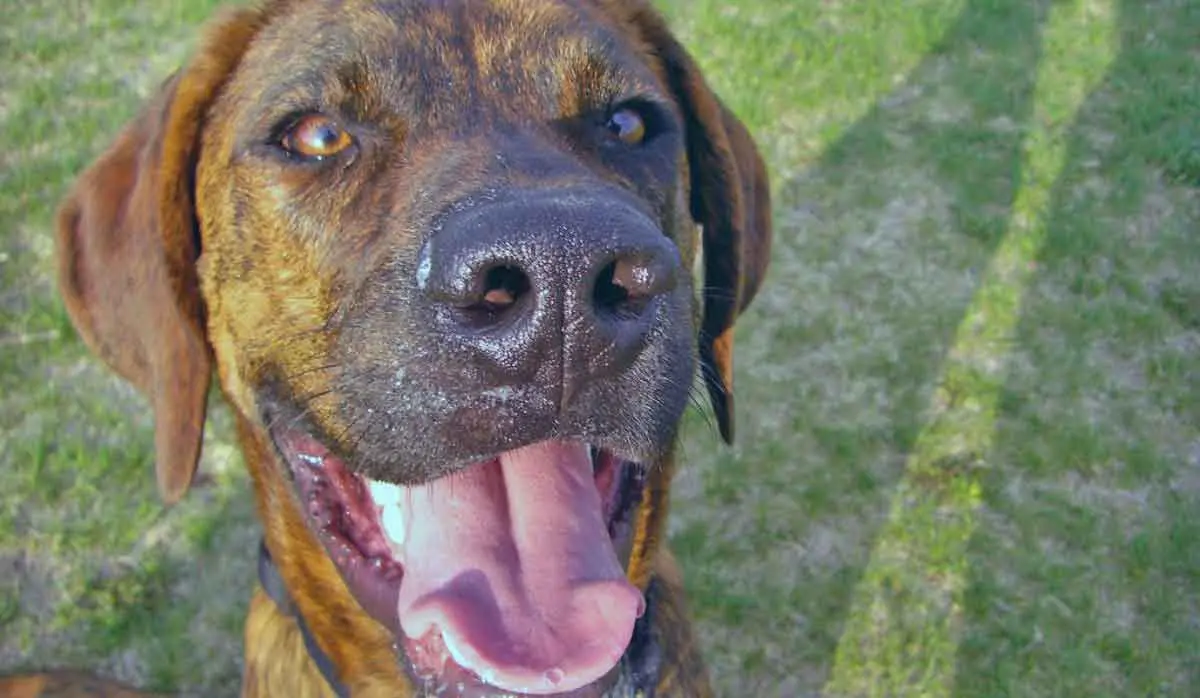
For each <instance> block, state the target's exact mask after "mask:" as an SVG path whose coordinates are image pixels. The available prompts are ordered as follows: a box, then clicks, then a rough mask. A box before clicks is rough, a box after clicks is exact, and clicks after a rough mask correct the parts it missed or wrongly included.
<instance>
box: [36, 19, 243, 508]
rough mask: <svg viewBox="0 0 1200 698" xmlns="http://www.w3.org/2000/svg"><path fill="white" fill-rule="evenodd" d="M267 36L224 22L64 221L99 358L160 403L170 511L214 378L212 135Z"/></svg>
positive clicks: (61, 275)
mask: <svg viewBox="0 0 1200 698" xmlns="http://www.w3.org/2000/svg"><path fill="white" fill-rule="evenodd" d="M259 25H260V17H259V15H258V14H256V13H251V12H245V11H243V12H239V13H235V14H231V15H229V16H227V17H225V18H224V19H222V20H220V21H217V22H215V23H214V24H213V25H212V28H211V29H210V30H209V31H208V32H207V36H206V38H207V40H206V41H205V42H203V44H202V46H201V49H200V51H199V52H198V54H197V57H196V58H195V59H193V60H192V62H191V63H190V64H189V65H188V67H186V68H185V69H184V70H182V71H181V72H179V73H177V74H176V75H174V76H173V77H172V78H170V79H169V80H168V81H167V82H166V83H165V84H164V85H163V86H162V88H160V90H159V91H158V93H157V94H156V95H155V96H154V97H153V98H152V99H151V101H150V102H149V104H147V105H146V106H145V107H144V108H143V109H142V111H141V113H140V114H139V115H138V116H137V117H136V118H135V119H134V121H133V122H132V123H130V124H129V125H128V126H126V127H125V129H124V130H123V131H122V132H121V133H120V135H119V136H117V140H116V142H115V143H113V144H112V145H111V146H110V147H109V148H108V150H107V151H106V152H105V153H104V154H103V155H101V156H100V158H99V159H98V160H96V162H95V163H93V164H92V165H91V166H90V167H89V168H88V169H87V170H86V171H85V172H84V173H83V174H82V175H81V176H80V177H79V180H78V181H77V182H76V184H75V186H74V188H73V189H72V190H71V192H70V193H69V194H68V195H67V198H66V200H65V201H64V202H63V204H62V206H61V208H60V210H59V215H58V234H57V246H58V250H57V252H58V283H59V290H60V291H61V293H62V296H63V301H64V304H65V305H66V308H67V312H68V314H69V315H70V317H71V320H72V321H73V322H74V324H75V327H76V328H77V329H78V330H79V334H80V335H81V336H82V337H83V339H84V341H85V342H86V343H87V345H88V346H89V347H90V348H91V349H92V351H94V352H96V354H98V355H99V356H100V358H102V359H103V360H104V361H105V363H107V364H108V365H109V367H111V368H112V369H113V370H114V371H116V372H117V373H118V374H120V375H121V376H122V377H124V378H125V379H126V380H128V381H129V382H130V383H132V384H133V385H134V386H136V387H137V388H138V389H139V390H140V391H141V392H142V393H143V394H144V395H146V397H147V398H149V399H150V403H151V405H152V406H153V408H154V432H155V433H154V449H155V458H156V463H155V470H156V472H157V476H158V488H159V492H160V493H161V495H162V497H163V499H164V500H165V501H166V502H167V503H168V504H173V503H175V502H176V501H178V500H179V499H180V498H181V497H182V496H183V495H184V494H185V493H186V492H187V490H188V487H189V486H190V485H191V482H192V477H193V476H194V474H195V472H196V464H197V462H198V460H199V457H200V443H201V437H202V436H203V429H204V413H205V404H206V401H207V396H208V387H209V381H210V378H211V374H212V355H211V352H210V349H209V347H208V343H207V340H206V338H205V331H204V308H203V304H202V302H201V299H200V293H199V285H198V282H197V278H196V270H195V262H196V258H197V256H198V254H199V251H200V250H199V230H198V228H197V223H196V217H195V210H194V206H193V191H192V183H193V173H194V170H195V164H196V158H197V154H198V149H199V136H200V126H201V123H202V121H203V118H204V114H205V111H206V110H207V107H208V105H209V104H210V103H211V101H212V99H213V98H214V97H215V95H216V94H217V92H218V90H219V89H220V87H221V85H222V84H223V83H224V81H225V79H226V78H227V77H228V75H229V74H230V72H231V71H232V70H233V68H234V67H235V66H236V65H237V62H238V60H239V59H240V57H241V55H242V53H243V52H244V50H245V47H246V45H247V44H248V43H249V41H250V39H251V38H252V36H253V35H254V33H255V32H256V31H257V29H258V27H259Z"/></svg>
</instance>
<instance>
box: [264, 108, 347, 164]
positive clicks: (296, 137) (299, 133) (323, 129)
mask: <svg viewBox="0 0 1200 698" xmlns="http://www.w3.org/2000/svg"><path fill="white" fill-rule="evenodd" d="M353 143H354V140H353V139H352V138H351V137H350V134H349V133H347V132H346V130H345V129H343V128H342V127H341V126H339V125H338V123H337V122H336V121H334V120H333V119H331V118H329V117H328V116H325V115H323V114H309V115H308V116H305V117H302V118H300V119H299V120H298V121H296V123H294V124H292V126H291V127H290V128H288V130H287V131H285V132H284V134H283V139H282V141H281V144H282V145H283V147H284V149H285V150H287V151H288V152H290V153H293V154H295V155H299V156H301V157H306V158H314V159H317V160H320V159H321V158H327V157H331V156H334V155H337V154H338V153H340V152H342V151H343V150H345V149H346V148H349V147H350V146H351V145H353Z"/></svg>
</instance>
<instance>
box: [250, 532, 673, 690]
mask: <svg viewBox="0 0 1200 698" xmlns="http://www.w3.org/2000/svg"><path fill="white" fill-rule="evenodd" d="M258 583H259V584H261V585H262V588H263V591H265V592H266V593H267V596H269V597H271V600H272V601H274V602H275V605H276V606H278V607H279V610H280V612H282V613H285V614H287V615H289V616H291V617H292V618H294V619H295V620H296V626H297V627H298V628H299V629H300V637H302V638H304V648H305V649H306V650H308V656H309V657H310V658H311V659H312V660H313V662H314V663H315V664H316V665H317V669H319V670H320V671H321V676H324V677H325V682H326V683H328V684H329V687H330V688H331V689H333V692H334V693H335V694H336V695H337V697H338V698H349V697H350V690H349V689H348V688H346V684H344V683H342V682H341V681H340V680H339V679H338V675H337V670H336V669H335V668H334V666H333V661H332V660H330V659H329V655H327V654H325V652H324V651H323V650H322V649H321V646H320V645H318V644H317V641H316V639H314V638H313V636H312V633H311V632H309V630H308V624H307V623H305V622H304V616H303V615H301V613H300V609H298V608H296V604H294V603H292V597H291V595H290V594H288V590H287V587H286V586H285V585H284V583H283V577H281V576H279V568H278V567H276V566H275V561H274V560H272V559H271V553H270V551H269V550H267V544H266V541H259V544H258ZM658 592H659V587H658V580H657V579H652V580H650V585H649V587H648V588H647V589H646V612H645V613H643V614H642V617H641V618H639V619H638V621H637V624H636V625H634V626H633V637H632V638H631V639H630V640H629V649H628V650H626V651H625V656H624V657H623V658H622V659H621V677H620V679H618V680H617V684H616V685H615V686H613V687H612V688H611V689H609V691H608V693H607V695H608V696H610V697H611V698H623V697H626V696H628V697H629V698H654V687H655V685H656V684H657V683H658V673H659V669H660V667H661V663H662V652H661V651H660V648H659V644H658V641H657V639H658V638H656V637H655V635H654V633H653V632H652V630H651V628H652V624H651V622H650V611H651V609H653V608H654V601H655V598H656V597H657V595H658Z"/></svg>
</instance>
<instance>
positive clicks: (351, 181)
mask: <svg viewBox="0 0 1200 698" xmlns="http://www.w3.org/2000/svg"><path fill="white" fill-rule="evenodd" d="M770 227H771V225H770V208H769V195H768V187H767V179H766V173H765V169H764V166H763V162H762V160H761V158H760V156H759V154H758V152H757V150H756V148H755V145H754V143H753V141H752V140H751V138H750V136H749V134H748V133H747V131H746V129H745V128H744V126H743V125H742V124H741V123H740V122H739V121H738V120H737V118H736V117H734V115H733V114H732V113H730V112H729V111H728V110H727V109H726V108H725V107H724V106H723V105H722V104H721V102H720V101H719V100H718V99H717V97H716V96H714V94H713V93H712V91H711V90H710V89H709V88H708V87H707V85H706V84H705V81H704V79H703V77H702V76H701V74H700V72H699V70H698V69H697V67H696V64H695V63H694V62H693V60H692V59H691V58H690V57H689V56H688V54H687V53H686V52H685V50H684V49H683V48H682V47H681V46H680V44H679V43H678V42H677V40H676V39H675V38H673V36H672V35H671V33H670V31H669V30H668V28H667V25H666V24H665V23H664V21H663V19H662V18H661V17H660V15H658V14H657V13H656V12H655V11H654V10H652V9H651V8H650V7H648V6H647V5H646V4H645V3H644V2H642V1H641V0H343V1H334V0H278V1H276V2H269V3H267V4H265V5H263V6H262V7H258V8H254V9H245V10H240V11H234V12H231V13H228V14H225V15H223V16H222V17H220V18H218V19H217V20H216V21H214V22H213V23H212V24H211V25H210V26H209V28H208V29H207V31H206V32H205V33H204V37H203V40H202V42H201V44H200V47H199V49H198V52H197V53H196V54H195V56H194V57H193V58H192V59H191V61H190V62H189V63H188V64H187V65H186V67H184V68H183V69H182V70H180V71H179V72H178V73H177V74H176V75H175V76H173V77H172V78H171V79H170V80H168V81H167V83H166V84H165V85H164V86H163V87H162V89H161V90H160V91H159V92H158V94H157V95H156V96H155V97H154V98H153V100H152V101H151V102H150V104H149V105H148V106H147V107H145V109H144V110H143V111H142V112H141V114H140V115H139V116H138V117H137V118H136V120H135V121H134V122H133V123H132V124H131V125H129V126H128V127H127V128H126V129H125V130H124V131H123V132H122V133H121V134H120V136H119V137H118V138H117V141H116V143H115V144H114V145H113V146H112V147H111V148H109V150H108V151H107V152H106V153H104V154H103V155H102V156H101V157H100V159H99V160H98V161H97V162H96V163H95V164H93V165H92V166H91V167H90V168H89V169H88V170H87V171H86V172H84V173H83V175H82V176H81V177H80V180H79V182H78V184H77V185H76V186H75V188H74V190H73V191H72V192H71V193H70V195H69V197H68V198H67V200H66V202H65V204H64V205H63V207H62V211H61V216H60V218H59V230H58V251H59V255H60V267H59V271H60V278H59V281H60V285H61V289H62V294H63V297H64V299H65V301H66V306H67V309H68V311H69V312H70V315H71V317H72V319H73V320H74V322H75V324H76V326H77V327H78V329H79V332H80V334H81V335H82V336H83V338H84V339H85V341H86V342H87V344H88V346H89V347H91V348H92V349H93V350H94V351H95V352H96V353H97V354H98V355H99V356H100V357H101V358H102V359H103V360H104V361H105V362H106V363H107V364H108V365H110V366H111V367H112V368H113V369H114V370H115V371H116V372H117V373H119V374H120V375H122V376H123V377H125V378H126V379H128V380H129V381H130V382H132V383H133V384H134V385H136V386H137V387H138V388H139V389H140V390H141V391H142V392H144V393H145V395H146V396H147V397H148V398H149V400H150V402H151V403H152V405H153V409H154V415H155V449H156V457H157V461H156V462H157V476H158V484H159V488H160V490H161V493H162V496H163V498H164V499H165V500H166V501H167V502H168V503H171V502H175V501H176V500H178V499H179V498H180V497H182V496H183V495H184V494H185V492H186V491H187V489H188V487H189V485H190V483H191V481H192V477H193V474H194V472H195V470H196V464H197V459H198V456H199V452H200V443H201V433H202V429H203V423H204V414H205V403H206V398H207V395H208V389H209V384H210V380H211V376H212V373H213V370H214V368H215V370H216V373H217V375H218V377H219V382H220V387H221V391H222V393H223V395H224V397H225V399H226V400H227V401H228V403H229V404H230V405H231V406H232V408H233V411H234V413H235V415H236V421H237V430H238V437H239V440H240V444H241V447H242V450H243V452H244V454H245V459H246V463H247V465H248V467H249V469H250V473H251V475H252V479H253V483H254V491H255V497H256V501H257V505H258V513H259V516H260V518H261V520H262V523H263V527H264V537H265V549H266V550H267V551H269V554H265V555H264V557H263V558H262V562H263V567H262V569H263V570H265V571H264V574H263V582H264V583H263V585H262V586H261V587H260V588H259V589H257V590H256V591H255V594H254V597H253V599H252V600H251V604H250V612H249V617H248V620H247V623H246V631H245V674H244V676H245V678H244V683H243V688H242V695H243V696H272V697H280V696H285V697H287V698H304V697H307V696H331V695H335V693H337V694H341V695H353V696H356V697H371V696H388V697H394V696H412V695H425V694H429V695H462V696H493V695H506V696H507V695H570V696H600V695H610V696H633V695H647V696H649V695H659V696H706V695H709V694H710V688H709V685H708V680H707V677H706V673H705V670H704V668H703V664H702V662H701V659H700V656H699V651H698V646H697V642H696V638H695V635H694V633H693V630H692V627H691V625H690V623H689V621H688V616H687V612H686V610H685V603H684V598H683V592H682V587H681V583H680V579H679V575H678V573H677V572H676V570H675V567H674V564H673V562H672V560H671V558H670V556H669V554H668V552H667V551H666V549H665V546H664V542H663V538H664V535H663V530H664V528H663V527H664V519H665V517H666V512H667V495H668V490H669V488H670V483H671V477H672V473H673V472H674V464H673V459H672V448H673V443H674V441H675V438H676V431H677V427H678V424H679V421H680V418H681V415H682V414H683V411H684V408H685V405H686V404H687V401H688V397H689V392H690V390H691V388H692V381H693V376H694V375H695V374H696V372H697V371H700V373H701V374H702V376H703V379H704V382H705V383H706V385H707V390H708V393H709V395H710V396H711V400H712V403H713V405H714V407H715V413H716V417H717V422H718V425H719V428H720V431H721V434H722V435H723V436H724V438H725V439H726V440H730V439H732V436H733V394H732V375H733V374H732V362H733V334H732V328H733V324H734V320H735V318H736V316H737V315H738V313H739V312H741V311H742V310H743V309H744V308H745V307H746V305H747V304H748V303H749V302H750V300H751V298H752V297H753V296H754V294H755V292H756V290H757V289H758V287H759V284H760V282H761V280H762V276H763V274H764V272H765V269H766V263H767V257H768V250H769V246H770V234H771V233H770ZM693 265H698V266H701V267H702V269H703V284H702V285H700V286H697V285H695V283H694V282H693V279H692V274H691V269H692V268H693ZM233 552H235V553H236V554H238V555H248V554H252V552H251V551H233ZM271 580H274V582H275V583H272V582H271ZM272 587H275V588H274V589H272ZM264 588H265V589H266V590H265V591H264ZM6 690H7V691H8V693H7V694H8V695H32V696H36V695H43V696H45V695H64V696H70V695H85V694H86V695H110V696H115V695H130V694H126V693H118V691H119V690H124V689H119V688H117V687H111V688H109V687H105V686H104V685H102V684H100V683H91V684H87V683H86V682H85V681H84V680H82V679H80V680H74V679H72V678H71V677H70V676H58V675H43V676H33V677H24V678H22V679H19V680H15V681H10V682H9V683H8V684H5V685H0V693H5V691H6ZM22 691H24V692H22ZM88 691H91V692H88ZM106 691H112V692H111V693H106Z"/></svg>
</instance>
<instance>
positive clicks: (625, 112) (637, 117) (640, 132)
mask: <svg viewBox="0 0 1200 698" xmlns="http://www.w3.org/2000/svg"><path fill="white" fill-rule="evenodd" d="M608 130H610V131H612V132H613V133H614V134H615V135H616V136H617V138H620V139H621V140H622V141H623V142H625V143H628V144H629V145H637V144H638V143H641V142H642V140H643V139H644V138H645V137H646V122H645V121H644V120H643V119H642V115H641V114H638V113H637V112H636V111H634V110H633V109H630V108H628V107H624V108H621V109H618V110H616V111H615V112H613V114H612V116H610V117H608Z"/></svg>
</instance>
